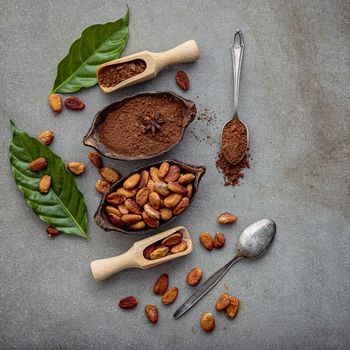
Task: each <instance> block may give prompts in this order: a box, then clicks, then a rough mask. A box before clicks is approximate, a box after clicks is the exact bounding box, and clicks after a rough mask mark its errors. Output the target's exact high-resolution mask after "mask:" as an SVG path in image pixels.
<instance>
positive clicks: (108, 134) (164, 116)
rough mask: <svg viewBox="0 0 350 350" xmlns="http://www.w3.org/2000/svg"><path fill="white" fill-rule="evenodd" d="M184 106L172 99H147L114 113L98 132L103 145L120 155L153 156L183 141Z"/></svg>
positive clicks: (128, 103) (136, 99)
mask: <svg viewBox="0 0 350 350" xmlns="http://www.w3.org/2000/svg"><path fill="white" fill-rule="evenodd" d="M183 108H184V106H183V105H182V104H181V102H180V101H178V100H176V99H175V98H173V97H171V96H162V95H161V96H157V95H148V96H147V95H146V96H137V97H134V98H132V99H129V100H127V101H126V102H125V103H124V104H123V105H121V106H119V107H118V108H117V109H116V110H114V111H113V110H112V111H110V112H109V113H108V114H107V116H106V118H105V120H104V122H103V123H101V124H100V125H99V126H98V128H97V135H98V139H99V142H101V143H103V144H104V145H105V146H106V147H108V148H109V149H111V150H113V151H114V152H116V153H117V154H119V155H123V156H127V157H139V156H150V155H155V154H158V153H161V152H163V151H164V150H166V149H168V148H170V147H171V146H172V145H174V144H176V143H177V142H179V141H180V139H181V137H182V133H183V129H184V126H185V120H184V117H183Z"/></svg>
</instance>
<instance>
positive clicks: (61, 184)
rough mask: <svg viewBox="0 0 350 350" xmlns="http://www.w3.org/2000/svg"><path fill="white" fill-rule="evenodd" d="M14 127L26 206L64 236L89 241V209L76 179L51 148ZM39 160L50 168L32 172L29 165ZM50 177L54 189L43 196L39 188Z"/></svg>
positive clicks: (14, 163) (15, 168)
mask: <svg viewBox="0 0 350 350" xmlns="http://www.w3.org/2000/svg"><path fill="white" fill-rule="evenodd" d="M11 126H12V132H13V138H12V143H11V145H10V163H11V168H12V173H13V175H14V177H15V180H16V183H17V186H18V188H19V189H20V190H21V191H22V192H23V195H24V199H25V200H26V202H27V203H28V204H29V205H30V206H31V207H32V209H33V210H34V212H35V214H37V215H38V216H39V217H40V219H41V220H43V221H46V222H47V223H48V224H49V225H50V226H53V227H55V228H56V229H57V230H59V231H60V232H62V233H66V234H68V235H75V236H80V237H83V238H87V237H88V236H87V234H86V228H87V208H86V205H85V202H84V196H83V195H82V194H81V192H80V191H79V190H78V187H77V184H76V181H75V178H74V175H72V174H71V173H70V172H68V171H67V169H66V166H65V164H64V162H63V161H62V159H61V158H60V157H59V156H58V155H56V154H55V153H53V152H52V151H51V150H50V149H49V148H48V147H47V146H45V145H43V144H42V143H41V142H39V141H38V140H37V139H35V138H33V137H31V136H29V135H28V134H27V133H25V132H24V131H21V130H19V129H17V128H16V126H15V124H14V123H13V122H12V121H11ZM39 157H44V158H45V159H46V161H47V168H46V169H45V170H44V171H42V172H40V173H36V172H33V171H31V170H30V169H29V163H30V162H32V161H33V160H34V159H36V158H39ZM46 174H48V175H50V176H51V178H52V186H51V189H50V191H49V193H47V194H42V193H40V192H39V190H38V184H39V181H40V178H41V177H42V176H43V175H46Z"/></svg>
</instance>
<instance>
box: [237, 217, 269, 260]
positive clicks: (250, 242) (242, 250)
mask: <svg viewBox="0 0 350 350" xmlns="http://www.w3.org/2000/svg"><path fill="white" fill-rule="evenodd" d="M275 233H276V224H275V222H274V221H272V220H271V219H262V220H259V221H256V222H254V223H253V224H251V225H250V226H248V227H247V228H246V229H245V230H244V231H243V232H242V234H241V236H240V237H239V240H238V254H240V255H241V256H242V257H244V258H248V259H252V258H259V257H260V256H262V255H264V254H265V253H266V251H267V249H268V248H269V246H270V244H271V242H272V240H273V239H274V237H275Z"/></svg>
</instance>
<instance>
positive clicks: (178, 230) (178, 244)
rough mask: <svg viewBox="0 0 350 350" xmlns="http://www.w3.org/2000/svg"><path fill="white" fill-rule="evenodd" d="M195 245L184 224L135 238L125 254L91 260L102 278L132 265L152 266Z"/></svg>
mask: <svg viewBox="0 0 350 350" xmlns="http://www.w3.org/2000/svg"><path fill="white" fill-rule="evenodd" d="M192 250H193V245H192V240H191V236H190V233H189V232H188V230H187V229H186V228H185V227H184V226H178V227H175V228H172V229H170V230H167V231H164V232H161V233H158V234H157V235H154V236H152V237H148V238H145V239H142V240H141V241H138V242H135V243H134V244H133V246H132V247H131V248H130V249H129V250H128V251H127V252H125V253H124V254H121V255H118V256H115V257H112V258H107V259H101V260H95V261H93V262H92V263H91V265H90V266H91V272H92V275H93V277H94V279H95V280H96V281H98V282H100V281H103V280H105V279H107V278H109V277H111V276H112V275H114V274H116V273H118V272H120V271H122V270H125V269H129V268H138V269H143V270H145V269H149V268H150V267H154V266H157V265H159V264H162V263H165V262H168V261H171V260H173V259H177V258H180V257H182V256H185V255H188V254H190V253H191V252H192Z"/></svg>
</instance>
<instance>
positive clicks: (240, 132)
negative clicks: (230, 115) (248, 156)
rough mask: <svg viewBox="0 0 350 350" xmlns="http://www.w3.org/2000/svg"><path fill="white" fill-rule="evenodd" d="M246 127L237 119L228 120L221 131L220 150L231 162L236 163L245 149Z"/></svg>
mask: <svg viewBox="0 0 350 350" xmlns="http://www.w3.org/2000/svg"><path fill="white" fill-rule="evenodd" d="M247 136H248V135H247V129H246V127H245V126H244V124H243V123H242V122H241V121H240V120H239V119H238V118H234V119H232V120H230V121H229V122H228V123H227V124H226V125H225V127H224V130H223V132H222V150H223V152H224V153H225V155H226V157H227V158H228V159H229V160H230V161H231V163H238V162H239V161H240V160H241V159H242V157H243V155H244V154H245V153H246V151H247Z"/></svg>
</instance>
